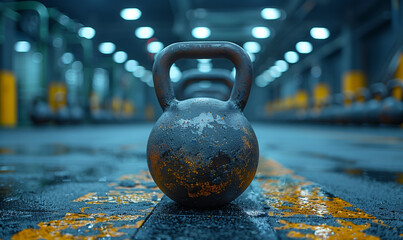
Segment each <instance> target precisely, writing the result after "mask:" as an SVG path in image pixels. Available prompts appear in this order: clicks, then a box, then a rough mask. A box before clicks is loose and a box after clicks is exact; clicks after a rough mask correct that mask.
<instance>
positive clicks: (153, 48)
mask: <svg viewBox="0 0 403 240" xmlns="http://www.w3.org/2000/svg"><path fill="white" fill-rule="evenodd" d="M163 48H164V44H163V43H162V42H158V41H153V42H150V43H149V44H148V45H147V51H148V52H150V53H158V52H160V51H161V50H162V49H163Z"/></svg>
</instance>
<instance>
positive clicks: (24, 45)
mask: <svg viewBox="0 0 403 240" xmlns="http://www.w3.org/2000/svg"><path fill="white" fill-rule="evenodd" d="M14 50H15V51H16V52H20V53H24V52H29V50H31V43H29V42H27V41H18V42H16V43H15V45H14Z"/></svg>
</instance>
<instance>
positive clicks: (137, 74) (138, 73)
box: [133, 66, 146, 78]
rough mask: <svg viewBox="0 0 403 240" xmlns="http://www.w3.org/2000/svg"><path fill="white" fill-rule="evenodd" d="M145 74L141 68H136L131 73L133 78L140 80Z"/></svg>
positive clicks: (144, 70)
mask: <svg viewBox="0 0 403 240" xmlns="http://www.w3.org/2000/svg"><path fill="white" fill-rule="evenodd" d="M145 73H146V69H145V68H144V67H142V66H137V67H136V69H135V70H134V71H133V76H135V77H138V78H142V77H143V76H144V74H145Z"/></svg>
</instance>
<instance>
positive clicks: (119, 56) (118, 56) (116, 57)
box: [113, 51, 127, 63]
mask: <svg viewBox="0 0 403 240" xmlns="http://www.w3.org/2000/svg"><path fill="white" fill-rule="evenodd" d="M126 59H127V53H125V52H123V51H117V52H115V54H113V61H115V62H116V63H124V62H125V61H126Z"/></svg>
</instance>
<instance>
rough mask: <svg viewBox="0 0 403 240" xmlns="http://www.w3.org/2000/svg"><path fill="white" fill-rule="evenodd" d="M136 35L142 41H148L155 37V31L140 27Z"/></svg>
mask: <svg viewBox="0 0 403 240" xmlns="http://www.w3.org/2000/svg"><path fill="white" fill-rule="evenodd" d="M135 34H136V36H137V37H138V38H140V39H147V38H150V37H152V36H153V35H154V29H153V28H151V27H139V28H137V29H136V32H135Z"/></svg>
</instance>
